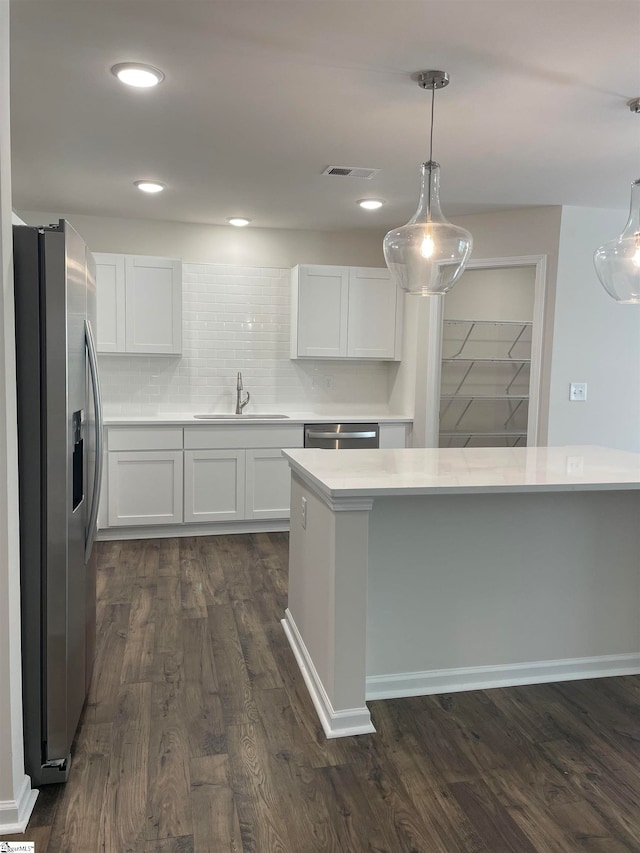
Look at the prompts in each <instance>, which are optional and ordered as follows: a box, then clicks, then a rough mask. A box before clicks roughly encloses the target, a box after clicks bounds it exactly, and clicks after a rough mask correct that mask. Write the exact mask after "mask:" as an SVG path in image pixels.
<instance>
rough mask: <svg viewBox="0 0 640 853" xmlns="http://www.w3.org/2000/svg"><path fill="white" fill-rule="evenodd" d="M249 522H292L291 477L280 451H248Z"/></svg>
mask: <svg viewBox="0 0 640 853" xmlns="http://www.w3.org/2000/svg"><path fill="white" fill-rule="evenodd" d="M246 453H247V500H246V516H247V518H289V505H290V502H291V473H290V468H289V463H288V462H287V460H286V459H285V457H284V456H283V455H282V453H281V451H280V450H247V452H246Z"/></svg>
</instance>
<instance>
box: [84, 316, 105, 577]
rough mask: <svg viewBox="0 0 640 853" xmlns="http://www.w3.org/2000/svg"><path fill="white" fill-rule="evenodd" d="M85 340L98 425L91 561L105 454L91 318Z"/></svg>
mask: <svg viewBox="0 0 640 853" xmlns="http://www.w3.org/2000/svg"><path fill="white" fill-rule="evenodd" d="M84 340H85V345H86V348H87V356H88V358H89V374H90V376H91V388H92V391H93V405H94V409H95V427H96V460H95V472H94V477H93V494H92V496H91V510H90V512H89V523H88V525H87V534H86V540H85V546H84V559H85V563H86V562H88V561H89V557H90V556H91V549H92V548H93V540H94V539H95V535H96V526H97V521H98V502H99V500H100V489H101V486H102V456H103V443H102V442H103V438H102V433H103V421H102V397H101V396H100V379H99V377H98V357H97V355H96V345H95V343H94V340H93V331H92V329H91V323H90V322H89V320H86V319H85V321H84Z"/></svg>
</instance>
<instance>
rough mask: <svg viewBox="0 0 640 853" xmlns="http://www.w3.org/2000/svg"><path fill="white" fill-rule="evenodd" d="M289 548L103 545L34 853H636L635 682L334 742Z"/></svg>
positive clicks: (259, 539)
mask: <svg viewBox="0 0 640 853" xmlns="http://www.w3.org/2000/svg"><path fill="white" fill-rule="evenodd" d="M287 547H288V545H287V537H286V534H259V535H252V536H248V535H242V536H219V537H202V538H189V539H164V540H153V541H137V542H110V543H100V544H99V571H98V647H97V661H96V667H95V673H94V679H93V684H92V688H91V692H90V695H89V699H88V703H87V706H86V709H85V712H84V715H83V719H82V722H81V726H80V729H79V732H78V736H77V739H76V744H75V749H74V763H73V767H72V772H71V777H70V779H69V782H68V783H67V784H66V785H61V786H49V787H46V788H44V789H43V790H42V792H41V794H40V797H39V799H38V801H37V804H36V808H35V811H34V814H33V817H32V819H31V822H30V825H29V827H28V830H27V832H26V833H25V834H24V836H11V837H9V838H8V839H7V840H12V841H19V840H21V839H24V840H32V841H35V842H36V851H37V853H58V851H69V853H96V852H97V851H105V853H127V851H132V853H151V851H155V853H225V852H226V851H243V853H314V851H322V853H330V851H338V852H339V853H342V851H351V852H352V853H360V851H378V853H383V851H387V853H405V851H406V853H456V851H465V853H467V852H468V853H480V851H488V853H531V851H544V853H547V851H548V853H569V851H601V853H617V851H636V853H637V852H638V851H640V678H636V677H628V678H608V679H600V680H592V681H582V682H566V683H564V684H555V685H539V686H533V687H517V688H507V689H499V690H490V691H475V692H469V693H457V694H450V695H442V696H430V697H422V698H416V699H401V700H393V701H391V700H389V701H379V702H372V703H371V705H370V707H371V712H372V716H373V720H374V724H375V726H376V728H377V734H375V735H365V736H360V737H356V738H347V739H343V740H338V741H327V740H326V739H325V737H324V735H323V733H322V730H321V728H320V725H319V723H318V721H317V718H316V715H315V712H314V709H313V706H312V704H311V701H310V699H309V697H308V694H307V691H306V688H305V686H304V683H303V681H302V678H301V676H300V673H299V672H298V668H297V665H296V663H295V660H294V658H293V655H292V653H291V651H290V650H289V647H288V645H287V642H286V639H285V636H284V633H283V631H282V628H281V626H280V622H279V620H280V619H281V617H282V615H283V612H284V608H285V606H286V584H287Z"/></svg>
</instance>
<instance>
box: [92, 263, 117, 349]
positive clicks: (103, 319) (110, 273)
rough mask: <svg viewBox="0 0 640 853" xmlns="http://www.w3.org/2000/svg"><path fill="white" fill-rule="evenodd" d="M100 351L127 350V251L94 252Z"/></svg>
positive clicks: (98, 346)
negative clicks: (125, 280)
mask: <svg viewBox="0 0 640 853" xmlns="http://www.w3.org/2000/svg"><path fill="white" fill-rule="evenodd" d="M93 257H94V260H95V262H96V298H97V315H98V320H97V334H96V338H97V340H96V344H97V348H98V351H99V352H124V351H125V338H124V329H125V288H124V255H106V254H102V253H98V252H96V253H94V255H93Z"/></svg>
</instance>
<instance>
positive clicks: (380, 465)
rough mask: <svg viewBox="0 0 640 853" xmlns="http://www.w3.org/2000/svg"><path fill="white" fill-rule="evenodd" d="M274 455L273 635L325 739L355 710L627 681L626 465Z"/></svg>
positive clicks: (355, 721) (503, 456) (359, 727)
mask: <svg viewBox="0 0 640 853" xmlns="http://www.w3.org/2000/svg"><path fill="white" fill-rule="evenodd" d="M283 453H284V454H285V456H286V457H287V459H288V460H289V465H290V467H291V471H292V477H291V480H292V489H291V531H290V539H289V603H288V608H287V610H286V613H285V619H284V620H283V626H284V630H285V632H286V634H287V637H288V639H289V642H290V644H291V647H292V649H293V651H294V654H295V655H296V659H297V661H298V664H299V666H300V670H301V672H302V674H303V677H304V678H305V682H306V684H307V687H308V689H309V692H310V694H311V697H312V699H313V702H314V704H315V707H316V710H317V712H318V715H319V717H320V720H321V722H322V725H323V728H324V730H325V733H326V734H327V736H328V737H341V736H343V735H353V734H362V733H365V732H372V731H374V726H373V723H372V720H371V717H370V714H369V710H368V708H367V706H366V701H367V700H369V699H386V698H397V697H403V696H419V695H425V694H429V693H447V692H453V691H457V690H472V689H487V688H491V687H505V686H509V685H515V684H534V683H539V682H544V681H563V680H567V679H574V678H594V677H598V676H606V675H622V674H625V675H628V674H635V673H640V620H639V618H638V614H639V613H640V523H639V521H640V454H635V453H628V452H623V451H618V450H612V449H609V448H603V447H588V446H584V447H583V446H572V447H528V448H473V449H471V448H468V449H443V450H435V449H406V450H311V449H308V450H286V451H283Z"/></svg>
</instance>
